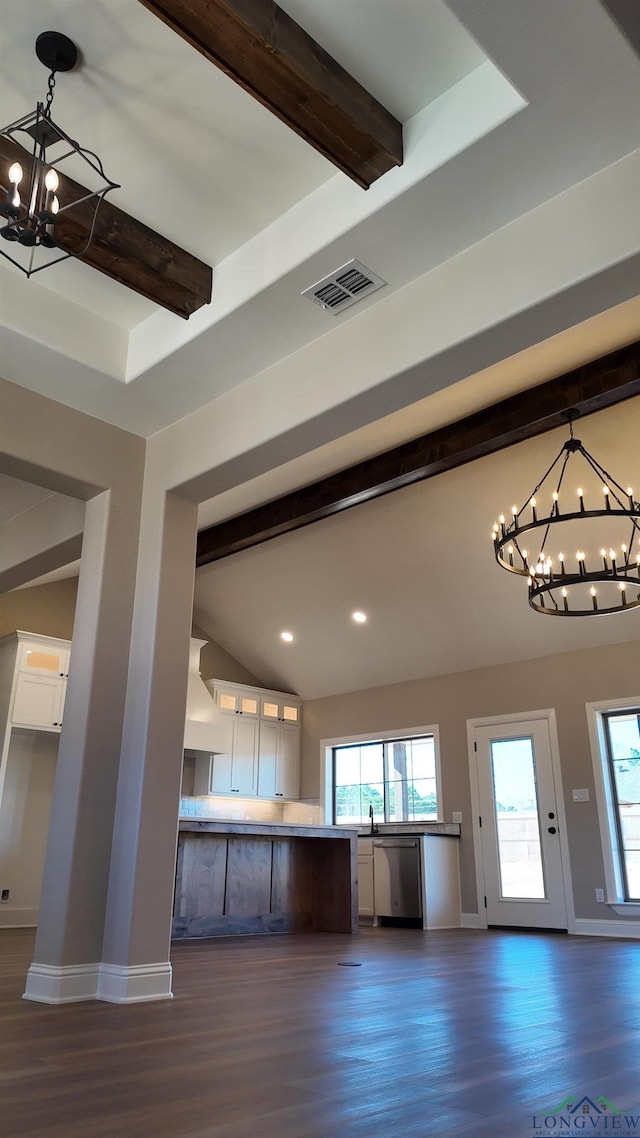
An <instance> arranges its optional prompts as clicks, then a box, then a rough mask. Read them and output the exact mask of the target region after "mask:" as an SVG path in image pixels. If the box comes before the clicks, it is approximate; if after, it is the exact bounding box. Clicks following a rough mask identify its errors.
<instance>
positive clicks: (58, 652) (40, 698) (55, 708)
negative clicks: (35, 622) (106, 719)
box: [0, 632, 71, 732]
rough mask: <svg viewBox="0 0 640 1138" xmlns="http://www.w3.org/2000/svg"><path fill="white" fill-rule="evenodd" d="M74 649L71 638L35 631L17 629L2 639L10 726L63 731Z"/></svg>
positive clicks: (0, 676)
mask: <svg viewBox="0 0 640 1138" xmlns="http://www.w3.org/2000/svg"><path fill="white" fill-rule="evenodd" d="M70 649H71V644H70V642H69V641H68V640H59V639H57V638H56V637H53V636H37V635H36V634H35V633H32V632H14V633H11V634H10V635H9V636H5V637H3V638H2V640H1V641H0V687H1V688H2V691H1V692H0V702H1V703H2V706H3V712H2V714H3V717H5V716H6V722H7V727H8V728H11V727H12V726H15V727H36V728H39V729H40V730H43V731H55V732H57V731H59V730H60V728H61V726H62V717H63V710H64V701H65V696H66V692H67V676H68V674H69V657H70Z"/></svg>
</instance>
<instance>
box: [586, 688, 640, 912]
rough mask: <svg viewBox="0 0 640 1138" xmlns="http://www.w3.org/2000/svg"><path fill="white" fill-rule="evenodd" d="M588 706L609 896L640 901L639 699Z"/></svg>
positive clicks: (613, 899)
mask: <svg viewBox="0 0 640 1138" xmlns="http://www.w3.org/2000/svg"><path fill="white" fill-rule="evenodd" d="M625 703H626V701H625ZM588 711H589V714H590V728H591V735H592V749H593V752H594V764H595V776H596V798H597V803H598V815H599V820H600V829H601V833H602V839H603V855H604V863H605V875H606V879H607V900H608V901H609V902H611V903H614V902H619V903H622V904H634V905H640V700H639V701H638V703H637V705H636V706H628V705H623V704H622V703H619V704H615V703H610V704H608V705H602V704H591V705H589V708H588Z"/></svg>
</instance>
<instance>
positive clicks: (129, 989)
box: [22, 962, 173, 1004]
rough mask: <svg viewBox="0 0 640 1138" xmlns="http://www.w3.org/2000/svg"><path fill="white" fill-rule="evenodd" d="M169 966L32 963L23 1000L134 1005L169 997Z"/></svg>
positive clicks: (170, 973)
mask: <svg viewBox="0 0 640 1138" xmlns="http://www.w3.org/2000/svg"><path fill="white" fill-rule="evenodd" d="M171 976H172V971H171V965H170V964H169V963H168V962H167V963H161V964H137V965H133V966H132V967H130V968H127V967H123V966H122V965H118V964H69V965H66V966H64V967H55V966H54V965H51V964H38V963H34V964H32V965H31V967H30V968H29V971H28V973H27V985H26V989H25V992H24V995H23V997H22V998H23V1000H34V1001H35V1002H37V1003H40V1004H75V1003H79V1002H80V1001H82V1000H104V1001H105V1002H106V1003H109V1004H136V1003H142V1002H146V1001H147V1000H170V999H172V996H173V993H172V991H171Z"/></svg>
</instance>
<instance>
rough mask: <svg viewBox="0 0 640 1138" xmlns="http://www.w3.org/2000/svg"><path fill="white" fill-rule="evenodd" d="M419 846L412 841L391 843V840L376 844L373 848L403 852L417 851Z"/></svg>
mask: <svg viewBox="0 0 640 1138" xmlns="http://www.w3.org/2000/svg"><path fill="white" fill-rule="evenodd" d="M417 845H418V843H417V842H415V841H413V842H412V841H389V840H385V841H382V842H374V843H373V848H374V850H402V849H413V850H415V849H416V847H417Z"/></svg>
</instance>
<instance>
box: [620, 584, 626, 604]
mask: <svg viewBox="0 0 640 1138" xmlns="http://www.w3.org/2000/svg"><path fill="white" fill-rule="evenodd" d="M626 603H627V594H626V592H625V589H624V581H621V582H620V604H621V605H626Z"/></svg>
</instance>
